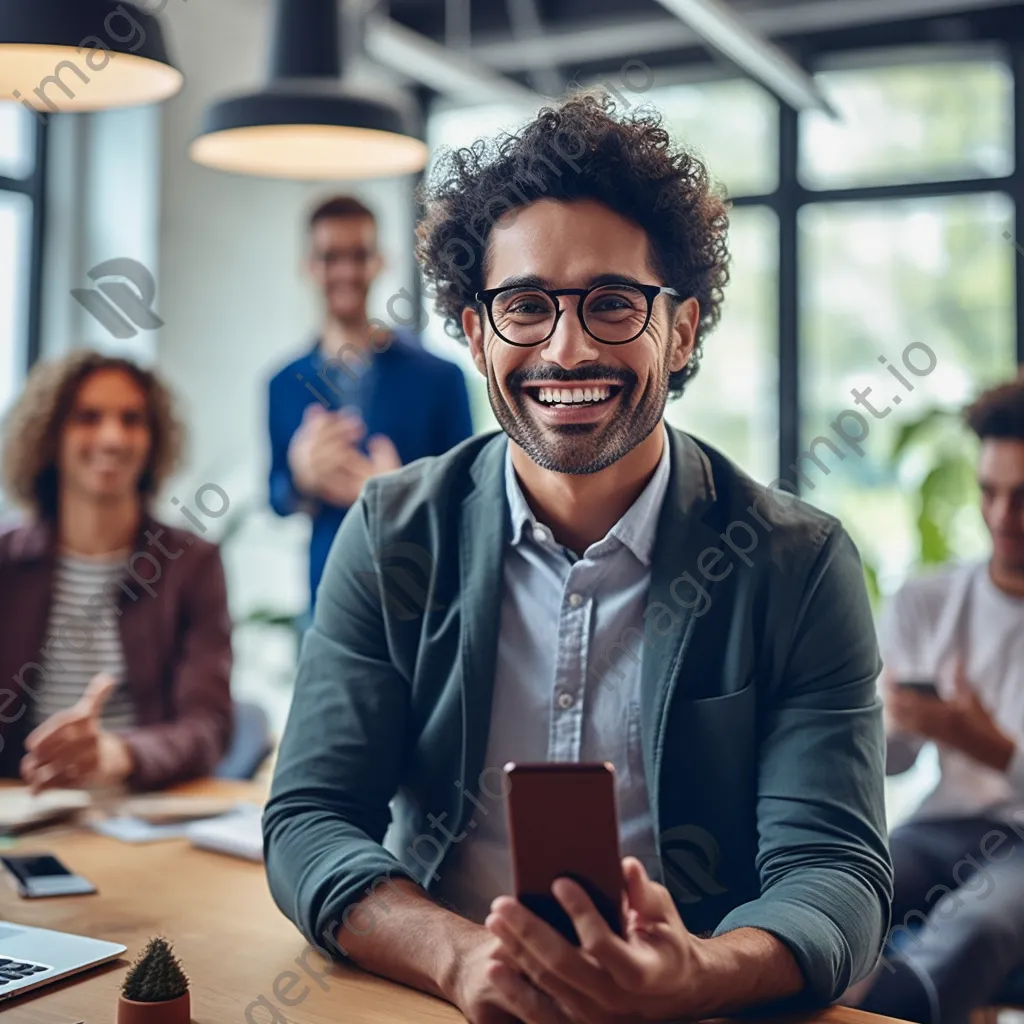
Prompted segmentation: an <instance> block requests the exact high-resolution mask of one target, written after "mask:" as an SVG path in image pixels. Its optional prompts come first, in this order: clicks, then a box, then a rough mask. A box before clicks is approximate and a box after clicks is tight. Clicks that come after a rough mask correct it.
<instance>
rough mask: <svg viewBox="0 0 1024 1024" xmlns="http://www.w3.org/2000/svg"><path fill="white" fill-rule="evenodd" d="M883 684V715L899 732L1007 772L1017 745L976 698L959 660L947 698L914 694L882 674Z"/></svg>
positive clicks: (961, 661)
mask: <svg viewBox="0 0 1024 1024" xmlns="http://www.w3.org/2000/svg"><path fill="white" fill-rule="evenodd" d="M883 684H884V689H885V704H886V714H887V715H888V716H889V718H890V720H891V722H892V724H893V725H894V726H895V727H896V728H897V729H899V730H900V731H901V732H906V733H912V734H914V735H916V736H923V737H925V738H926V739H930V740H934V741H935V742H936V743H938V744H940V745H941V746H945V747H950V748H951V749H953V750H959V751H960V752H961V753H963V754H967V756H968V757H973V758H974V760H976V761H978V762H980V763H981V764H984V765H987V766H988V767H989V768H994V769H995V770H996V771H1006V768H1007V766H1008V765H1009V763H1010V760H1011V758H1012V757H1013V754H1014V751H1015V749H1016V744H1015V743H1014V741H1013V739H1012V737H1010V736H1008V735H1007V734H1006V733H1004V732H1003V731H1002V729H1000V728H999V726H998V725H996V722H995V719H993V717H992V716H991V715H990V714H989V712H988V710H987V709H986V708H985V706H984V705H983V704H982V703H981V701H980V700H979V699H978V695H977V693H976V692H975V690H974V687H973V686H971V684H970V682H969V681H968V679H967V675H966V672H965V670H964V665H963V660H962V659H960V658H958V659H957V662H956V675H955V677H954V686H955V689H954V694H953V697H952V698H951V699H949V700H936V699H935V698H934V697H928V696H925V695H924V694H920V693H914V692H912V691H910V689H909V688H908V687H900V686H897V685H895V683H894V682H893V681H892V680H891V678H889V677H884V679H883Z"/></svg>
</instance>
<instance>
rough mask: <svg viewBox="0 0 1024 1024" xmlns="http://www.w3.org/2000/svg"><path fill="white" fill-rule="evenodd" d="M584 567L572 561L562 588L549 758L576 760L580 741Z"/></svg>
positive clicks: (586, 601) (587, 608)
mask: <svg viewBox="0 0 1024 1024" xmlns="http://www.w3.org/2000/svg"><path fill="white" fill-rule="evenodd" d="M587 568H588V567H587V564H586V562H584V561H578V562H576V563H574V564H573V566H572V567H571V568H570V569H569V572H568V575H567V576H566V578H565V582H564V584H563V587H562V601H561V606H560V609H559V616H558V650H557V652H556V655H555V679H554V689H553V691H552V703H551V732H550V736H549V741H548V759H549V760H551V761H579V759H580V750H581V748H582V744H583V712H584V686H583V684H584V676H583V670H584V667H585V663H586V652H587V638H588V636H589V635H590V615H591V608H592V602H591V600H590V597H589V595H588V587H587V583H586V579H587Z"/></svg>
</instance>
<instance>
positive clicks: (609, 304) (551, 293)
mask: <svg viewBox="0 0 1024 1024" xmlns="http://www.w3.org/2000/svg"><path fill="white" fill-rule="evenodd" d="M560 295H578V296H579V298H580V301H579V302H578V303H577V305H576V314H577V316H579V318H580V325H581V326H582V327H583V330H585V331H586V332H587V334H589V335H590V336H591V337H592V338H594V339H595V340H596V341H600V342H602V343H603V344H605V345H625V344H626V342H629V341H635V340H636V339H637V338H639V337H640V335H641V334H643V333H644V331H646V330H647V325H648V324H649V323H650V322H651V311H652V309H653V307H654V300H655V299H656V298H657V297H658V296H659V295H671V296H673V297H674V298H677V299H678V298H681V296H680V294H679V292H677V291H676V290H675V289H674V288H663V287H662V286H661V285H657V284H601V285H596V286H595V287H593V288H539V287H535V286H534V285H516V286H515V287H512V288H488V289H485V290H484V291H479V292H477V293H476V296H475V298H476V301H477V302H481V303H483V304H484V306H486V307H487V317H488V319H489V320H490V321H491V327H493V328H494V333H495V334H497V336H498V337H499V338H501V340H502V341H505V342H508V344H509V345H518V346H519V347H521V348H529V347H530V346H531V345H540V344H542V343H543V342H545V341H547V340H548V338H550V337H551V335H552V334H554V333H555V328H556V327H557V326H558V321H559V319H560V318H561V316H562V314H563V313H564V312H565V309H564V308H563V306H562V304H561V303H560V302H559V301H558V297H559V296H560Z"/></svg>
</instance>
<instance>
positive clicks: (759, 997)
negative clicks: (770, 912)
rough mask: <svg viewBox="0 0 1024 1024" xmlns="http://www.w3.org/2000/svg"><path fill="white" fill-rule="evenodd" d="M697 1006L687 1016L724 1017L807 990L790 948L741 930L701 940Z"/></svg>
mask: <svg viewBox="0 0 1024 1024" xmlns="http://www.w3.org/2000/svg"><path fill="white" fill-rule="evenodd" d="M699 974H700V980H699V982H698V984H697V986H696V1004H693V1003H691V1001H689V1000H688V1004H689V1005H687V1006H686V1007H683V1008H681V1009H682V1010H683V1011H684V1012H685V1013H686V1015H687V1016H693V1017H700V1018H705V1017H718V1016H724V1015H727V1014H731V1013H738V1012H739V1011H740V1010H745V1009H747V1008H748V1007H751V1006H758V1005H762V1004H765V1003H772V1002H775V1001H776V1000H778V999H785V998H786V997H787V996H794V995H797V994H798V993H799V992H801V991H802V990H803V988H804V986H805V981H804V977H803V974H802V973H801V972H800V968H799V967H798V966H797V962H796V960H795V959H794V957H793V954H792V953H791V952H790V951H789V947H788V946H787V945H786V944H785V943H784V942H782V941H781V940H780V939H777V938H776V937H775V936H774V935H771V934H769V933H768V932H765V931H761V929H759V928H737V929H736V930H735V931H732V932H726V933H725V934H724V935H718V936H715V937H714V938H712V939H703V940H701V964H700V967H699Z"/></svg>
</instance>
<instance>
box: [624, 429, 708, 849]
mask: <svg viewBox="0 0 1024 1024" xmlns="http://www.w3.org/2000/svg"><path fill="white" fill-rule="evenodd" d="M668 436H669V447H670V456H671V465H672V470H671V477H670V478H669V486H668V492H667V493H666V495H665V501H664V504H663V505H662V508H661V513H660V515H659V517H658V527H657V533H656V535H655V542H654V552H653V555H652V558H651V586H650V590H649V592H648V600H647V609H646V613H645V617H649V620H650V621H648V622H647V623H646V628H645V633H646V635H647V637H648V640H647V642H646V643H645V644H644V652H643V662H642V666H641V675H640V714H641V729H640V732H641V737H642V741H643V748H644V766H645V769H646V771H647V778H648V780H650V783H649V784H650V785H652V787H653V786H654V785H655V780H657V779H658V778H659V772H660V767H661V753H662V747H663V739H664V737H663V736H662V732H663V728H664V721H665V712H666V709H667V708H668V706H669V703H670V701H671V700H672V697H673V696H674V693H675V690H676V687H677V686H678V685H683V686H685V681H682V682H681V683H680V681H679V680H678V675H679V666H680V663H681V662H682V659H683V655H684V653H685V651H686V646H687V644H688V643H689V639H690V634H691V632H692V630H693V628H694V626H695V625H696V622H697V619H698V618H699V617H700V615H701V614H703V609H706V607H707V601H708V600H709V599H710V595H711V589H710V588H711V584H709V583H708V581H707V580H706V579H704V578H703V577H702V575H701V572H700V569H699V568H698V558H699V556H700V554H701V552H702V551H704V550H705V549H706V548H709V547H715V546H718V545H719V544H720V541H721V538H720V537H719V535H718V533H717V532H716V531H715V530H714V529H713V528H712V527H711V526H710V525H708V524H707V523H706V522H704V519H703V517H704V516H705V515H706V514H707V513H708V512H709V511H710V509H711V508H712V507H713V506H714V502H715V489H714V481H713V479H712V475H711V465H710V463H709V462H708V460H707V457H706V456H705V454H704V453H703V452H702V451H701V449H700V447H699V446H698V445H697V443H696V442H695V441H694V440H693V439H692V438H690V437H688V436H687V435H686V434H684V433H683V432H682V431H678V430H674V429H672V428H669V431H668ZM695 613H696V614H695ZM652 805H653V806H652V811H653V813H654V817H655V822H654V824H655V827H656V829H657V828H658V827H659V823H658V820H657V819H658V812H657V801H656V800H654V801H652ZM655 834H656V835H657V834H658V832H657V831H655Z"/></svg>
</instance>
